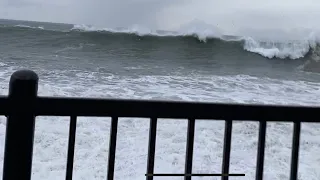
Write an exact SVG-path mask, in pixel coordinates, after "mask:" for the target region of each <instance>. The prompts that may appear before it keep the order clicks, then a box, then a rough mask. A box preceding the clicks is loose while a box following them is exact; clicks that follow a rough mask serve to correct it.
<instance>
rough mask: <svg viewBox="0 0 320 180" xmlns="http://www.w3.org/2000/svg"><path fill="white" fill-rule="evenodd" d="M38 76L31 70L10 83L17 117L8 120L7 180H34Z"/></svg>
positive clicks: (12, 77) (21, 73) (4, 172)
mask: <svg viewBox="0 0 320 180" xmlns="http://www.w3.org/2000/svg"><path fill="white" fill-rule="evenodd" d="M38 79H39V78H38V75H37V74H36V73H35V72H33V71H30V70H19V71H16V72H14V73H13V74H12V76H11V78H10V83H9V102H10V104H9V105H10V107H11V108H14V111H16V113H10V114H8V116H7V125H6V126H7V127H6V140H5V150H4V161H3V177H2V179H3V180H14V179H17V180H18V179H19V180H30V179H31V170H32V153H33V137H34V125H35V114H34V113H33V112H32V110H33V107H34V105H35V100H36V97H37V92H38Z"/></svg>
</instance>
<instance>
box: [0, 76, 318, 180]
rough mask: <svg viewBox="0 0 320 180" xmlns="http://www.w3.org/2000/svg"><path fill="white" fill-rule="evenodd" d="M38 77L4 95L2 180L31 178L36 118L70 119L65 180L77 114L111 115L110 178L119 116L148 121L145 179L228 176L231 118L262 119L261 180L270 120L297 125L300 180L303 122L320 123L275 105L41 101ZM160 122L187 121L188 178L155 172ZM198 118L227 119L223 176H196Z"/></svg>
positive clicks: (313, 112)
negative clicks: (162, 119) (193, 167)
mask: <svg viewBox="0 0 320 180" xmlns="http://www.w3.org/2000/svg"><path fill="white" fill-rule="evenodd" d="M37 91H38V75H37V74H36V73H34V72H33V71H29V70H20V71H17V72H15V73H13V74H12V76H11V79H10V84H9V95H8V96H7V97H0V114H1V115H6V116H7V125H6V126H7V127H6V140H5V152H4V166H3V180H30V179H31V167H32V152H33V138H34V125H35V118H36V116H69V117H70V129H69V144H68V157H67V169H66V179H67V180H71V179H72V172H73V159H74V147H75V138H76V124H77V117H79V116H95V117H111V119H112V121H111V132H110V143H109V158H108V174H107V179H108V180H112V179H113V177H114V165H115V153H116V144H117V126H118V118H119V117H137V118H150V129H149V145H148V160H147V161H148V162H147V170H146V179H147V180H152V179H153V177H154V176H184V177H185V180H191V178H192V176H221V179H223V180H227V179H228V178H229V176H244V174H231V173H229V164H230V147H231V134H232V123H233V120H243V121H259V123H260V126H259V137H258V151H257V167H256V179H257V180H262V179H263V165H264V151H265V137H266V124H267V121H284V122H293V124H294V128H293V138H292V155H291V170H290V179H291V180H296V179H297V173H298V155H299V139H300V129H301V122H319V121H317V120H316V119H315V117H318V116H319V112H320V107H294V106H271V105H239V104H219V103H193V102H167V101H147V100H120V99H92V98H91V99H90V98H58V97H38V96H37ZM158 118H168V119H169V118H170V119H186V120H187V121H188V129H187V144H186V160H185V173H184V174H156V173H154V158H155V148H156V130H157V119H158ZM197 119H206V120H207V119H212V120H217V119H219V120H225V135H224V148H223V161H222V170H221V174H192V158H193V145H194V133H195V121H196V120H197Z"/></svg>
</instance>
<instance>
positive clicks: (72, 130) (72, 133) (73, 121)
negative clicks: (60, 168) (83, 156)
mask: <svg viewBox="0 0 320 180" xmlns="http://www.w3.org/2000/svg"><path fill="white" fill-rule="evenodd" d="M76 129H77V116H71V117H70V125H69V142H68V157H67V170H66V180H72V173H73V160H74V147H75V141H76Z"/></svg>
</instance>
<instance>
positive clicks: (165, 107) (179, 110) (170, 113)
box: [0, 97, 320, 122]
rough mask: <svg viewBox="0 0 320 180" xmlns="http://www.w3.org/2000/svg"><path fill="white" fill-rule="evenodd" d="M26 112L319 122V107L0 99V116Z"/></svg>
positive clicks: (44, 114) (102, 100)
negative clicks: (27, 102)
mask: <svg viewBox="0 0 320 180" xmlns="http://www.w3.org/2000/svg"><path fill="white" fill-rule="evenodd" d="M30 111H32V112H34V114H35V115H37V116H38V115H42V116H70V115H76V116H96V117H103V116H111V117H112V116H117V117H141V118H150V117H158V118H188V119H190V118H194V119H221V120H224V119H234V120H248V121H283V122H320V121H319V120H318V119H319V118H317V117H319V112H320V107H305V106H276V105H244V104H222V103H197V102H175V101H150V100H123V99H93V98H87V99H81V98H62V97H38V98H37V99H36V102H35V104H30V106H29V107H20V106H17V104H14V103H11V101H10V100H9V99H8V98H0V114H4V115H8V114H12V113H24V112H30ZM230 112H232V113H230Z"/></svg>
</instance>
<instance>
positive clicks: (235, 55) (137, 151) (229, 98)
mask: <svg viewBox="0 0 320 180" xmlns="http://www.w3.org/2000/svg"><path fill="white" fill-rule="evenodd" d="M198 26H199V23H196V25H195V24H193V25H190V26H188V27H185V28H184V29H181V30H179V31H175V32H171V31H163V30H151V29H147V28H143V27H139V26H135V27H129V28H118V29H108V28H100V27H93V26H87V25H70V24H53V23H40V22H26V21H13V20H0V79H1V81H0V87H1V88H0V92H1V94H2V95H6V94H7V93H8V82H9V78H10V75H11V74H12V73H13V72H14V71H16V70H18V69H22V68H24V69H25V68H26V69H31V70H34V71H35V72H37V73H38V75H39V77H40V82H39V95H41V96H72V97H75V96H77V97H79V96H80V97H99V98H100V97H103V98H131V99H161V100H184V101H206V102H232V103H255V104H290V105H313V106H318V105H319V104H320V90H319V88H320V82H319V79H320V75H319V74H318V72H320V64H319V63H318V60H319V57H320V56H318V54H319V52H320V51H319V46H318V39H319V38H318V36H317V34H316V33H314V32H308V33H306V34H304V35H303V36H299V37H298V36H288V38H280V39H276V38H274V36H273V37H272V38H271V37H270V38H268V37H263V38H262V37H257V36H249V35H246V36H244V35H242V36H240V35H239V36H235V35H232V36H231V35H221V34H219V33H216V32H215V31H213V30H210V29H205V28H203V27H202V28H198ZM319 42H320V41H319ZM306 116H307V115H306ZM0 120H1V121H0V148H1V149H3V148H4V137H5V124H6V120H5V118H4V117H2V118H1V119H0ZM148 127H149V120H148V119H131V118H121V119H120V121H119V130H118V141H117V143H118V144H117V154H116V167H115V179H118V180H129V179H130V180H140V179H143V178H144V174H145V172H146V162H147V141H148ZM186 127H187V122H186V121H185V120H178V121H167V120H161V119H160V120H159V125H158V136H157V145H156V160H155V173H183V172H184V158H185V144H186ZM319 129H320V125H318V124H311V123H308V124H305V123H304V124H303V125H302V135H301V136H302V137H301V151H300V164H299V177H300V179H308V180H316V179H320V173H319V172H320V171H319V170H320V167H319V166H318V165H319V163H320V154H319V148H320V140H319V139H320V138H319V137H320V130H319ZM109 130H110V118H91V117H81V118H79V121H78V124H77V137H76V152H75V167H74V179H85V180H87V179H94V180H95V179H97V180H98V179H106V174H107V158H108V157H107V155H108V143H109ZM223 133H224V122H223V121H197V122H196V134H195V150H194V153H195V154H194V165H193V172H194V173H220V172H221V161H222V147H223ZM291 137H292V124H290V123H281V122H279V123H268V129H267V141H266V159H265V174H264V176H265V179H267V180H269V179H270V180H276V179H279V180H280V179H281V180H282V179H288V178H289V170H290V154H291ZM67 138H68V118H63V117H38V118H37V122H36V133H35V148H34V159H33V174H32V179H35V180H38V179H39V180H40V179H41V180H47V179H48V180H51V179H62V178H64V176H65V167H66V157H67ZM257 138H258V123H254V122H235V124H234V127H233V137H232V152H231V167H230V173H245V174H246V176H245V177H231V178H230V179H245V180H247V179H254V177H255V163H256V148H257ZM0 156H1V158H0V159H1V162H0V164H1V167H0V169H1V171H0V172H1V173H2V161H3V152H2V151H1V153H0ZM155 179H169V178H155ZM170 179H183V178H180V177H175V178H173V177H172V178H170ZM194 179H201V180H209V179H219V178H212V177H211V178H210V177H203V178H201V177H198V178H194Z"/></svg>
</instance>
